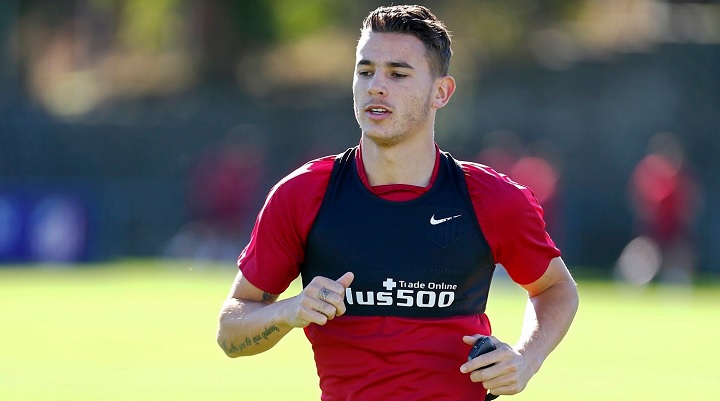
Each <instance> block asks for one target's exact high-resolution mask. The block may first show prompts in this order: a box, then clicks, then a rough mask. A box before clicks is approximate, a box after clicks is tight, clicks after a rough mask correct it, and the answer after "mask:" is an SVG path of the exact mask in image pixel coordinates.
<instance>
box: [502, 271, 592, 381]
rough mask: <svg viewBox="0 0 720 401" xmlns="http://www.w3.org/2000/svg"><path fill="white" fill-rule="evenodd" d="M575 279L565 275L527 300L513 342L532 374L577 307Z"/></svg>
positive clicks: (553, 345) (564, 329) (568, 326)
mask: <svg viewBox="0 0 720 401" xmlns="http://www.w3.org/2000/svg"><path fill="white" fill-rule="evenodd" d="M578 302H579V301H578V293H577V287H576V286H575V282H574V281H573V280H572V279H571V278H568V279H567V280H563V281H560V282H557V283H555V284H554V285H553V286H551V287H550V288H548V289H547V290H545V291H543V292H542V293H540V294H538V295H536V296H534V297H531V298H530V299H529V300H528V303H527V306H526V309H525V317H524V320H523V328H522V333H521V335H520V339H519V340H518V342H517V344H516V345H515V349H516V350H518V352H520V354H522V355H523V356H525V358H526V359H527V361H528V364H529V367H530V369H531V371H532V373H533V374H535V373H537V371H538V370H540V366H541V365H542V364H543V362H544V361H545V359H546V358H547V356H548V355H549V354H550V353H551V352H552V351H553V350H554V349H555V347H557V345H558V344H559V343H560V341H561V340H562V339H563V338H564V337H565V334H566V333H567V331H568V329H569V328H570V324H571V323H572V321H573V318H574V317H575V313H576V311H577V308H578Z"/></svg>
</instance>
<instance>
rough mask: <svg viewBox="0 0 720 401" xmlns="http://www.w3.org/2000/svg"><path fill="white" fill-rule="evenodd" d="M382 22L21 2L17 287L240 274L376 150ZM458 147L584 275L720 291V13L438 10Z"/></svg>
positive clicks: (95, 0)
mask: <svg viewBox="0 0 720 401" xmlns="http://www.w3.org/2000/svg"><path fill="white" fill-rule="evenodd" d="M385 4H386V3H385V2H379V1H349V0H348V1H331V0H305V1H303V2H296V1H291V0H241V1H220V0H213V1H211V0H154V1H142V0H125V1H121V0H15V1H13V0H0V267H2V264H18V263H37V262H68V263H75V262H85V261H88V262H89V261H92V262H95V261H105V260H111V259H116V258H124V257H173V258H183V259H191V260H195V261H197V262H198V263H203V262H204V261H213V262H216V261H227V262H228V263H234V261H235V259H236V258H237V255H238V254H239V253H240V251H241V250H242V248H243V247H244V246H245V244H246V242H247V240H248V237H249V233H250V230H251V228H252V224H253V222H254V219H255V215H256V214H257V212H258V210H259V208H260V207H261V205H262V202H263V200H264V198H265V196H266V194H267V192H268V190H269V189H270V187H271V186H272V185H273V184H274V183H275V182H276V181H277V180H278V179H280V178H281V177H283V176H284V175H286V174H287V173H289V172H290V171H292V170H293V169H294V168H296V167H297V166H299V165H300V164H302V163H303V162H305V161H306V160H309V159H311V158H315V157H320V156H324V155H327V154H334V153H339V152H342V151H343V150H345V149H346V148H348V147H351V146H354V145H355V144H357V142H358V140H359V137H360V132H359V129H358V127H357V124H356V122H355V119H354V117H353V111H352V96H351V83H352V71H353V66H354V50H355V44H356V41H357V38H358V34H359V28H360V24H361V21H362V19H363V18H364V16H365V15H367V13H368V12H369V11H370V10H372V9H374V8H375V7H377V6H378V5H385ZM423 4H425V5H427V6H429V7H430V8H431V9H432V10H433V12H434V13H435V14H436V15H438V17H439V18H441V19H442V20H444V21H445V22H446V23H447V25H448V27H449V28H450V30H451V31H452V33H453V39H454V45H453V46H454V52H455V53H454V57H453V62H452V63H451V74H452V75H453V76H454V77H455V78H456V80H457V81H458V91H457V92H456V94H455V96H454V98H453V100H452V101H451V103H450V104H449V106H448V107H446V108H445V109H443V110H442V111H441V112H440V113H439V120H438V124H437V128H436V139H437V142H438V143H439V144H440V146H441V148H442V149H444V150H447V151H449V152H451V153H452V154H453V155H454V156H455V157H457V158H461V159H466V160H474V161H477V162H480V163H484V164H489V165H491V166H492V167H494V168H496V169H497V170H498V171H501V172H503V173H506V174H508V175H510V177H511V178H513V179H514V180H516V181H518V182H520V183H522V184H526V185H528V186H530V187H531V188H532V189H533V190H534V192H535V194H536V196H537V197H538V200H539V201H540V202H541V204H542V205H543V207H544V208H545V212H546V218H547V222H548V231H549V233H550V234H551V236H552V237H553V238H554V239H555V240H556V242H557V243H558V245H559V247H560V248H561V249H563V251H564V258H565V260H566V262H567V263H568V265H570V266H573V268H574V269H575V270H576V271H577V270H587V271H596V272H604V273H608V274H610V273H612V274H615V275H616V276H618V275H619V276H621V277H622V278H624V279H626V280H629V281H631V282H634V283H638V284H643V283H647V282H648V281H650V280H651V279H652V278H653V277H656V276H657V274H658V272H660V274H661V275H662V277H663V278H664V279H667V280H671V281H673V282H679V283H688V282H691V281H692V280H693V277H695V276H696V275H697V274H702V275H705V274H707V275H717V274H718V273H720V209H719V208H717V207H712V206H713V205H718V204H719V203H720V179H718V176H719V175H720V157H718V156H719V155H720V4H718V2H716V1H680V0H675V1H659V0H487V1H474V0H465V1H463V0H455V1H424V2H423Z"/></svg>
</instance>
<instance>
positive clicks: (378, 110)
mask: <svg viewBox="0 0 720 401" xmlns="http://www.w3.org/2000/svg"><path fill="white" fill-rule="evenodd" d="M390 113H392V111H391V110H390V109H389V108H388V107H386V106H383V105H377V104H373V105H369V106H367V107H365V114H366V115H367V116H368V117H370V118H373V119H380V118H383V117H385V116H388V115H390Z"/></svg>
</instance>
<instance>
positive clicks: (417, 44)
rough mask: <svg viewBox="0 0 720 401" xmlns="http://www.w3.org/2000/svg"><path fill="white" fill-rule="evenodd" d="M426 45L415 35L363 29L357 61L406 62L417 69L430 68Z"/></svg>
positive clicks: (378, 62)
mask: <svg viewBox="0 0 720 401" xmlns="http://www.w3.org/2000/svg"><path fill="white" fill-rule="evenodd" d="M426 55H427V52H426V50H425V45H423V42H422V41H421V40H420V39H418V38H417V37H416V36H415V35H412V34H407V33H388V32H372V31H363V33H362V35H361V36H360V40H359V41H358V46H357V51H356V54H355V58H356V62H359V61H360V60H367V61H370V62H372V63H373V64H387V63H394V62H405V63H408V64H410V65H412V66H413V68H415V69H421V68H424V69H429V65H428V62H427V57H426Z"/></svg>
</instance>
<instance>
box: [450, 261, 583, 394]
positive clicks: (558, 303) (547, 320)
mask: <svg viewBox="0 0 720 401" xmlns="http://www.w3.org/2000/svg"><path fill="white" fill-rule="evenodd" d="M523 288H525V290H527V292H528V296H529V299H528V303H527V306H526V308H525V317H524V319H523V327H522V332H521V335H520V339H519V340H518V341H517V343H516V344H515V346H514V347H511V346H510V345H508V344H505V343H502V342H500V341H498V340H497V339H495V338H493V342H494V343H495V344H496V346H497V347H498V350H496V351H493V352H490V353H488V354H485V355H481V356H479V357H477V358H475V359H473V360H472V361H469V362H467V363H465V364H464V365H463V366H462V367H461V371H462V372H464V373H467V372H472V373H471V374H470V378H471V379H472V380H473V381H475V382H483V385H484V386H485V388H487V389H488V390H489V391H491V392H492V393H493V394H496V395H501V394H516V393H519V392H520V391H522V390H524V389H525V387H526V386H527V383H528V381H529V380H530V378H531V377H532V376H533V375H534V374H535V373H537V372H538V371H539V370H540V366H541V365H542V364H543V362H544V361H545V359H546V358H547V356H548V355H549V354H550V353H551V352H552V351H553V350H554V349H555V347H557V345H558V344H559V343H560V341H561V340H562V339H563V338H564V337H565V334H566V333H567V331H568V329H569V328H570V324H571V323H572V321H573V318H574V317H575V313H576V311H577V308H578V293H577V287H576V285H575V281H574V280H573V278H572V276H571V275H570V272H569V271H568V269H567V267H566V266H565V263H564V262H563V261H562V259H561V258H559V257H558V258H555V259H553V260H551V261H550V264H549V266H548V269H547V271H546V272H545V274H543V275H542V277H540V278H539V279H538V280H536V281H535V282H533V283H531V284H528V285H524V286H523ZM475 338H477V336H465V337H464V338H463V340H464V341H465V342H466V343H468V344H472V343H473V342H474V341H475ZM492 363H495V365H494V366H492V367H489V368H486V369H480V370H476V369H479V368H481V367H483V366H487V365H490V364H492Z"/></svg>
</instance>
